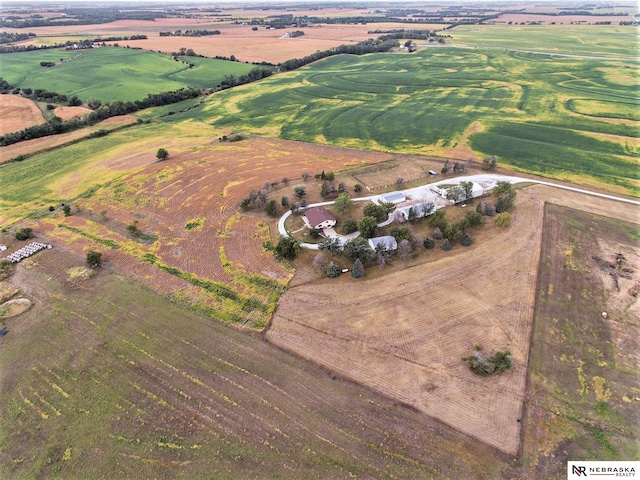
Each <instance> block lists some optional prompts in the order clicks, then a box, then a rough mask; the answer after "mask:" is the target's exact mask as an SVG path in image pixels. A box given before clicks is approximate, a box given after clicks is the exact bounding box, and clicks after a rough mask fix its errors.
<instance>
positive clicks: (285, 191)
mask: <svg viewBox="0 0 640 480" xmlns="http://www.w3.org/2000/svg"><path fill="white" fill-rule="evenodd" d="M191 141H193V139H191ZM200 142H201V145H199V146H198V147H194V148H193V149H192V150H187V151H181V152H180V151H176V152H175V153H171V156H170V158H169V160H167V161H164V162H156V163H153V164H151V165H149V166H147V167H144V168H142V169H141V170H139V171H138V172H137V173H136V174H133V175H132V176H130V177H128V178H127V179H125V180H122V181H118V182H114V183H112V184H111V185H110V186H109V187H107V188H104V189H101V190H99V191H98V192H96V194H95V195H94V196H92V197H91V198H88V199H81V200H79V201H77V202H76V205H74V208H76V207H77V208H80V209H81V212H79V214H78V215H75V214H74V215H73V216H72V217H66V218H64V220H62V219H61V218H59V217H56V218H51V219H45V220H43V221H41V225H40V226H39V227H38V229H39V231H42V232H44V233H46V235H47V236H49V237H51V238H52V239H54V240H56V241H60V242H61V243H64V244H66V245H67V246H68V248H69V249H70V250H71V251H73V252H74V253H77V254H83V252H85V251H86V250H87V249H89V248H98V249H100V250H101V251H102V252H103V253H104V255H105V260H107V261H109V262H111V263H112V264H114V265H115V266H116V267H117V268H118V269H119V270H122V271H125V272H127V273H129V274H131V275H134V276H135V277H137V278H140V279H141V280H142V281H143V282H145V283H146V284H147V285H149V286H151V287H152V288H154V289H155V290H157V291H160V292H161V293H164V294H172V295H176V296H177V297H179V298H182V299H186V300H188V301H190V302H200V301H202V302H204V303H205V304H207V305H209V306H213V307H215V308H216V309H218V310H220V311H224V309H225V308H226V307H225V304H224V302H222V303H220V302H219V301H216V302H214V303H211V301H210V299H207V298H206V297H202V296H201V295H199V292H200V290H199V289H198V288H196V287H194V286H193V285H190V284H189V283H187V282H186V281H185V280H183V279H181V278H178V277H177V276H174V275H169V274H166V273H163V274H161V275H156V274H155V273H153V270H154V269H152V268H151V267H150V266H148V265H146V264H143V263H142V262H141V261H140V260H139V258H140V256H141V255H143V254H145V253H147V254H153V255H156V256H157V257H158V258H159V259H160V260H161V261H162V262H163V263H164V264H166V265H168V266H169V267H171V268H177V269H179V270H181V271H183V272H188V273H189V274H193V275H196V276H197V277H198V278H201V279H206V280H213V281H216V282H221V283H223V284H225V285H229V286H232V288H233V289H234V290H235V291H237V292H240V293H241V294H243V295H248V296H250V297H252V298H257V299H258V300H260V301H264V300H265V298H258V297H256V295H257V294H256V292H255V291H254V290H252V288H253V286H252V285H250V284H248V283H247V282H248V280H247V278H248V277H247V276H250V275H258V276H261V277H263V278H267V279H272V280H280V281H281V282H283V284H284V282H286V279H288V278H289V276H290V271H289V270H288V269H287V268H285V267H284V266H283V265H282V264H281V263H279V262H277V261H276V260H275V259H274V257H273V254H272V253H270V252H267V251H266V250H264V249H263V247H262V244H263V242H265V241H267V240H272V238H273V237H272V235H271V232H270V230H269V227H268V222H269V220H268V218H267V216H266V215H265V214H264V213H262V212H261V211H260V212H255V213H254V212H248V213H246V214H241V213H240V212H239V209H238V205H239V204H240V202H241V201H242V199H243V198H245V197H246V196H247V195H248V194H249V192H250V191H251V190H252V189H255V190H259V189H261V188H262V187H263V185H264V183H265V182H269V183H270V182H274V181H280V180H282V178H283V177H288V178H290V179H291V183H290V184H289V185H288V187H284V186H282V184H281V186H280V187H279V188H278V189H277V190H275V191H274V190H272V191H271V193H270V195H271V198H274V199H275V200H276V202H277V203H278V205H279V204H280V199H281V197H282V196H283V195H288V196H289V197H290V198H293V194H292V193H293V188H294V186H295V185H296V184H301V183H302V180H301V174H302V172H305V171H308V172H310V173H316V172H319V171H322V170H323V169H324V170H326V171H338V170H341V169H343V168H345V165H347V164H351V165H354V164H361V163H362V162H376V161H382V160H386V159H387V158H388V155H386V154H381V153H368V152H360V151H355V150H348V149H340V148H334V147H323V146H314V145H308V144H302V143H295V142H287V141H281V140H272V139H265V138H251V139H247V140H244V141H241V142H234V143H221V142H218V141H217V140H214V141H211V140H210V139H209V138H202V139H201V141H200ZM156 148H157V147H156ZM168 149H169V151H170V152H174V150H173V149H172V148H171V147H168ZM148 155H149V146H148V145H144V147H141V150H140V151H139V152H138V151H136V150H135V149H134V150H132V151H129V152H128V153H127V155H126V156H127V158H128V164H131V162H134V163H135V158H136V156H140V157H143V156H147V157H148ZM113 160H114V159H106V160H105V161H104V162H103V163H104V166H107V164H109V163H110V162H113ZM60 188H63V187H60ZM103 211H104V212H106V213H105V216H106V219H104V218H103V217H101V216H100V215H99V213H100V212H103ZM197 219H200V220H201V222H200V223H201V225H200V226H199V227H198V228H195V229H187V228H186V225H187V224H188V223H190V222H193V221H194V220H197ZM133 220H137V221H138V228H139V230H140V231H141V232H144V233H145V234H150V235H154V236H155V237H157V239H158V240H156V241H155V242H150V243H149V244H145V243H141V242H140V241H135V239H133V238H132V237H131V235H130V234H129V233H128V232H127V230H126V226H127V225H129V224H131V222H132V221H133ZM60 222H63V223H64V225H65V226H67V227H71V228H75V229H78V230H79V231H81V232H82V234H81V235H80V236H79V235H78V234H77V232H75V233H74V232H73V231H70V230H69V229H68V228H60V227H58V224H59V223H60ZM91 238H94V239H96V238H97V239H102V240H108V241H114V242H116V243H117V244H119V245H120V248H118V249H111V250H109V249H105V248H104V246H103V245H100V243H99V242H96V241H95V240H93V241H92V240H91ZM156 270H157V269H156ZM227 307H228V305H227ZM246 313H247V314H243V316H244V319H243V321H246V322H247V325H249V326H254V327H258V328H261V327H262V326H264V325H265V324H266V322H267V321H268V319H269V317H270V314H267V313H266V312H263V313H258V312H253V313H252V312H251V311H247V312H246ZM236 321H237V320H236Z"/></svg>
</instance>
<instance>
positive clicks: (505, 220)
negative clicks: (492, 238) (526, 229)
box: [495, 212, 511, 227]
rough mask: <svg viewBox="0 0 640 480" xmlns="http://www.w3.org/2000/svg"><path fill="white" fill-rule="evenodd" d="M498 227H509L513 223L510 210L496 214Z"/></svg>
mask: <svg viewBox="0 0 640 480" xmlns="http://www.w3.org/2000/svg"><path fill="white" fill-rule="evenodd" d="M495 222H496V225H497V226H498V227H508V226H509V224H510V223H511V214H510V213H509V212H502V213H499V214H498V215H496V219H495Z"/></svg>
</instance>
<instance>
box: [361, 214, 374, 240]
mask: <svg viewBox="0 0 640 480" xmlns="http://www.w3.org/2000/svg"><path fill="white" fill-rule="evenodd" d="M358 230H360V235H362V237H364V238H371V237H373V236H374V235H375V234H376V230H378V224H377V223H376V219H375V218H373V217H364V218H363V219H362V220H360V221H359V222H358Z"/></svg>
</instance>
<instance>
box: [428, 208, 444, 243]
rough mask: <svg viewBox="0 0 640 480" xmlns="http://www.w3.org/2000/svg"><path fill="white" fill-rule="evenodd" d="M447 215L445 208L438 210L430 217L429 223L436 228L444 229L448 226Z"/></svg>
mask: <svg viewBox="0 0 640 480" xmlns="http://www.w3.org/2000/svg"><path fill="white" fill-rule="evenodd" d="M446 217H447V213H446V212H445V211H444V210H436V211H435V212H433V214H432V215H431V216H430V217H429V225H431V226H432V227H434V228H439V229H440V230H444V229H445V228H447V218H446ZM434 238H435V237H434ZM437 240H439V239H437Z"/></svg>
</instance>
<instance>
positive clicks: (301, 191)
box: [293, 186, 307, 198]
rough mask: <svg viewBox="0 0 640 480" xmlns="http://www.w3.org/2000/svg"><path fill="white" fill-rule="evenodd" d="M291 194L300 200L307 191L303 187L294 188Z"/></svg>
mask: <svg viewBox="0 0 640 480" xmlns="http://www.w3.org/2000/svg"><path fill="white" fill-rule="evenodd" d="M293 193H294V194H295V196H296V197H298V198H302V197H304V196H305V195H306V194H307V190H306V189H305V188H304V187H302V186H300V187H296V188H294V189H293Z"/></svg>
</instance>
